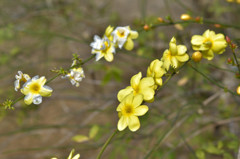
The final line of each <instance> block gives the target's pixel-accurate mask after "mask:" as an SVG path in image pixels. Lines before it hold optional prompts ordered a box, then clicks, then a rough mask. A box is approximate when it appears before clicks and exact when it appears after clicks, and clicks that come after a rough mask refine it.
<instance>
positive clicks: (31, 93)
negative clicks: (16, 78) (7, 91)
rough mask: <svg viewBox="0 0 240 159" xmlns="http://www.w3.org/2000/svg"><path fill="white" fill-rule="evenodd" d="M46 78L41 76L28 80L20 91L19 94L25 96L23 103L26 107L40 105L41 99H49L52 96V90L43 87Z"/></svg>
mask: <svg viewBox="0 0 240 159" xmlns="http://www.w3.org/2000/svg"><path fill="white" fill-rule="evenodd" d="M45 83H46V78H45V77H44V76H42V77H41V78H39V77H38V76H34V77H33V78H32V79H30V80H28V81H27V82H26V83H25V84H24V85H23V88H22V89H21V92H22V93H23V94H24V95H25V98H24V102H25V103H26V104H27V105H30V104H31V103H33V104H40V103H42V97H49V96H51V94H52V91H53V90H52V88H50V87H48V86H45V85H44V84H45Z"/></svg>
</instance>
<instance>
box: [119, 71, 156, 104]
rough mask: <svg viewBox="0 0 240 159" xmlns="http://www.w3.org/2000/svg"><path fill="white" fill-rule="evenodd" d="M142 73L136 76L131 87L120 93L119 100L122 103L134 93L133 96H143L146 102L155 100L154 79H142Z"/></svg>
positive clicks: (131, 82) (132, 79)
mask: <svg viewBox="0 0 240 159" xmlns="http://www.w3.org/2000/svg"><path fill="white" fill-rule="evenodd" d="M141 78H142V73H141V72H139V73H138V74H136V75H134V76H133V77H132V78H131V81H130V84H131V86H128V87H126V88H125V89H122V90H120V91H119V92H118V95H117V97H118V100H119V101H120V102H121V101H122V100H123V99H124V98H125V97H126V96H127V95H129V94H131V93H133V95H137V94H142V95H143V100H144V101H148V102H150V101H153V100H154V94H155V91H154V84H155V83H154V79H153V78H152V77H144V78H142V79H141Z"/></svg>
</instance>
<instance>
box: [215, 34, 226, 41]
mask: <svg viewBox="0 0 240 159" xmlns="http://www.w3.org/2000/svg"><path fill="white" fill-rule="evenodd" d="M222 40H224V41H225V36H224V35H223V34H221V33H220V34H217V35H215V36H214V37H213V41H222Z"/></svg>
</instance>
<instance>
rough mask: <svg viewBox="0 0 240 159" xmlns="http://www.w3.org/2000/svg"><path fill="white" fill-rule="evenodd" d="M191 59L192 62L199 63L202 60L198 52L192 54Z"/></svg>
mask: <svg viewBox="0 0 240 159" xmlns="http://www.w3.org/2000/svg"><path fill="white" fill-rule="evenodd" d="M192 59H193V61H194V62H200V61H201V60H202V53H201V52H199V51H196V52H194V53H193V54H192Z"/></svg>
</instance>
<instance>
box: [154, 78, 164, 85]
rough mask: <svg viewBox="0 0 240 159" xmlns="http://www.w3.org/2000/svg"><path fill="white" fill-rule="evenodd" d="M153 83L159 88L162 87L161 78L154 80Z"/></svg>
mask: <svg viewBox="0 0 240 159" xmlns="http://www.w3.org/2000/svg"><path fill="white" fill-rule="evenodd" d="M155 82H156V84H157V85H159V86H161V85H162V78H155Z"/></svg>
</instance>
